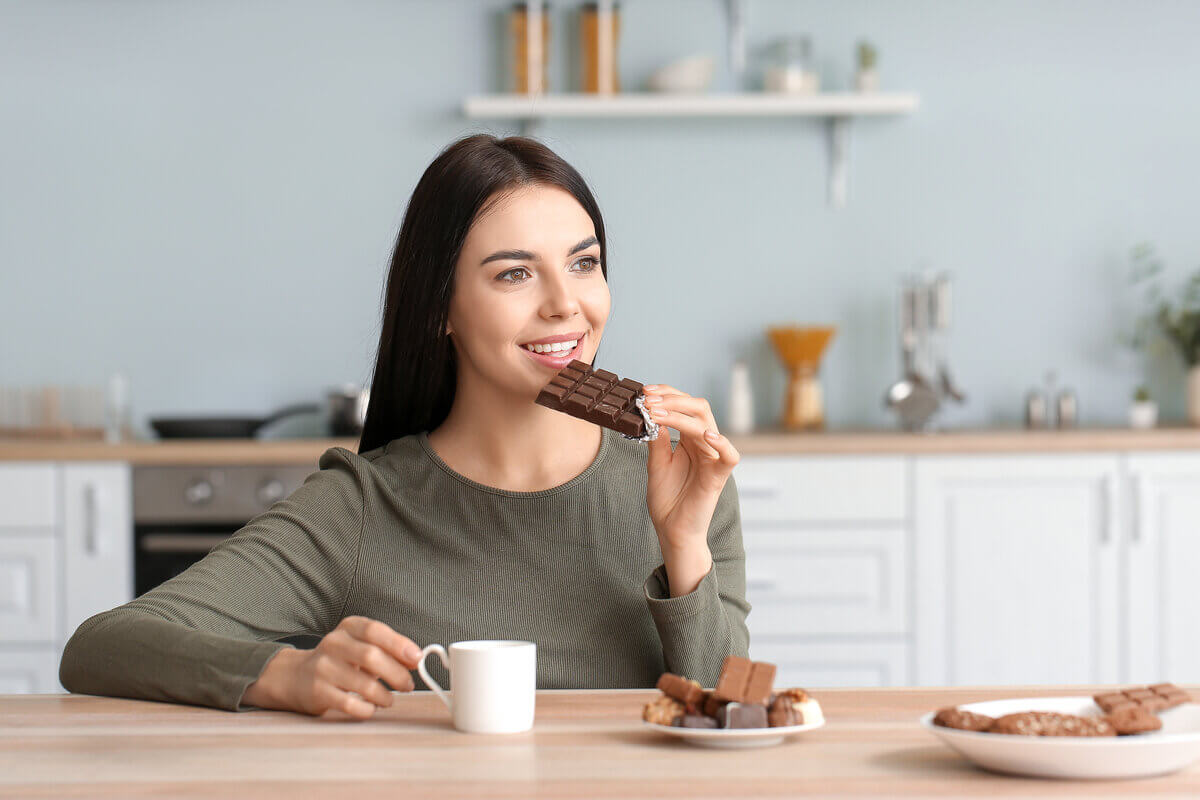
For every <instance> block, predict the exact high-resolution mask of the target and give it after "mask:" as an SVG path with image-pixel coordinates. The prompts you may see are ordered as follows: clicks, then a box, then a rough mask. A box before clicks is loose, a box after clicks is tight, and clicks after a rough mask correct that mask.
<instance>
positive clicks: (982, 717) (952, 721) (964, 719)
mask: <svg viewBox="0 0 1200 800" xmlns="http://www.w3.org/2000/svg"><path fill="white" fill-rule="evenodd" d="M995 721H996V720H994V719H992V718H991V717H989V716H988V715H987V714H976V713H975V712H974V711H962V710H960V709H959V708H958V707H957V706H951V707H950V708H943V709H941V710H940V711H938V712H937V714H936V715H935V716H934V718H933V724H934V725H941V726H942V727H943V728H957V729H958V730H960V731H986V730H987V729H988V728H991V727H992V723H993V722H995Z"/></svg>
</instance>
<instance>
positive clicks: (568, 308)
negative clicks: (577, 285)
mask: <svg viewBox="0 0 1200 800" xmlns="http://www.w3.org/2000/svg"><path fill="white" fill-rule="evenodd" d="M542 286H543V287H545V292H546V296H545V297H544V298H543V300H542V315H543V316H545V317H547V318H553V317H573V316H575V315H576V314H578V313H579V310H580V306H579V298H578V297H576V296H575V292H574V291H573V290H572V289H571V286H570V284H569V283H568V282H567V281H566V280H563V279H562V278H559V279H557V280H548V281H543V282H542Z"/></svg>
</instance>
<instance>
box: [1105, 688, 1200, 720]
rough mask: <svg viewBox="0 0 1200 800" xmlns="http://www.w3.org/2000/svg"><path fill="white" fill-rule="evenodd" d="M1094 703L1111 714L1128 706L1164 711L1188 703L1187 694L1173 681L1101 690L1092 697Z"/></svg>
mask: <svg viewBox="0 0 1200 800" xmlns="http://www.w3.org/2000/svg"><path fill="white" fill-rule="evenodd" d="M1092 699H1093V700H1094V701H1096V705H1098V706H1100V708H1101V709H1103V711H1104V713H1106V714H1112V713H1114V712H1116V711H1120V710H1122V709H1125V708H1129V707H1137V708H1144V709H1147V710H1149V711H1164V710H1166V709H1168V708H1174V707H1175V706H1179V705H1183V704H1184V703H1190V702H1191V701H1192V698H1191V695H1189V694H1188V693H1187V692H1186V691H1184V690H1183V689H1180V688H1179V687H1178V686H1176V685H1175V684H1173V683H1156V684H1154V685H1153V686H1139V687H1135V688H1133V689H1124V690H1120V689H1118V690H1117V691H1113V692H1101V693H1100V694H1097V695H1095V696H1093V697H1092Z"/></svg>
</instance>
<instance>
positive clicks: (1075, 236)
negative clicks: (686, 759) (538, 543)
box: [0, 0, 1200, 437]
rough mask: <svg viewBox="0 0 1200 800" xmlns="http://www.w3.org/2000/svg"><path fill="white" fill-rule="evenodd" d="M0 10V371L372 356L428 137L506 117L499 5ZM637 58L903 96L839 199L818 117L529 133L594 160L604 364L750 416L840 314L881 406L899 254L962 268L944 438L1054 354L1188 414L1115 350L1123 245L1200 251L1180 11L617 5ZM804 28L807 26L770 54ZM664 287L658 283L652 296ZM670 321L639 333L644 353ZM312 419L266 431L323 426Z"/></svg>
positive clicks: (1108, 392)
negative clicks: (784, 73)
mask: <svg viewBox="0 0 1200 800" xmlns="http://www.w3.org/2000/svg"><path fill="white" fill-rule="evenodd" d="M582 5H583V4H582V3H575V2H569V3H568V2H555V3H553V4H551V5H550V6H549V7H548V10H547V11H546V18H547V29H548V32H549V38H548V46H547V48H546V51H547V63H546V67H545V71H546V76H547V77H546V80H547V84H548V85H547V87H546V88H547V90H548V91H549V92H550V93H555V92H562V91H567V92H578V91H580V90H581V88H582V87H581V85H580V69H579V66H578V64H579V59H580V51H581V49H582V48H583V46H584V40H583V37H582V35H581V28H580V27H579V20H578V18H579V16H580V14H581V13H582V12H581V9H580V7H581V6H582ZM2 13H3V16H4V24H3V25H2V26H0V130H3V131H4V134H3V140H4V146H3V147H2V148H0V174H2V175H3V176H4V177H3V180H2V181H0V271H2V283H0V383H2V384H5V385H14V386H34V385H41V384H65V383H78V384H97V385H103V384H105V383H106V382H107V381H108V379H109V376H110V375H111V374H112V373H121V374H122V375H124V376H125V377H126V379H127V381H128V395H129V401H130V406H131V416H132V423H133V425H134V426H135V428H136V429H137V431H138V432H139V435H148V434H149V430H148V428H147V426H146V418H147V417H148V416H149V415H154V414H166V413H172V414H190V413H196V414H201V413H203V414H212V413H217V414H219V413H253V414H260V413H261V414H266V413H269V412H270V411H272V410H274V409H276V408H278V407H282V406H285V405H288V404H291V403H297V402H306V401H320V399H321V396H322V394H323V393H324V391H325V390H326V389H327V388H328V387H330V386H337V385H341V384H344V383H351V384H360V385H365V384H367V382H368V381H369V378H370V371H371V368H372V364H373V354H374V349H375V347H376V345H377V335H378V326H379V317H380V310H381V306H380V299H381V292H382V286H383V280H384V277H385V275H386V269H387V261H388V257H389V252H390V247H391V245H392V243H393V241H394V237H395V235H396V231H397V230H398V227H399V223H400V220H401V217H402V214H403V212H404V207H405V203H406V201H407V198H408V196H409V194H410V192H411V191H412V189H413V187H414V185H415V183H416V180H417V178H418V177H419V175H420V174H421V172H422V170H423V169H424V168H425V166H426V165H427V164H428V163H429V161H430V160H431V159H432V158H433V157H434V156H435V155H436V154H437V153H438V151H439V150H440V149H441V148H443V147H444V146H445V145H447V144H448V143H449V142H451V141H452V140H454V139H455V138H457V137H459V136H462V135H464V134H467V133H471V132H476V131H489V132H493V133H496V134H498V135H505V134H509V133H516V132H518V131H519V130H520V126H519V125H518V121H517V120H513V119H483V118H468V117H467V116H465V114H464V112H463V105H464V101H465V100H466V98H468V97H470V96H476V95H483V94H489V93H495V92H503V91H508V90H511V89H512V88H513V83H512V81H513V78H514V75H513V68H512V60H511V52H512V46H513V42H512V35H511V33H512V32H511V28H510V25H511V22H512V20H511V15H512V6H511V4H509V3H504V2H484V1H483V0H387V1H384V0H380V1H378V2H369V1H367V0H363V1H361V2H350V3H328V2H253V3H245V2H204V3H186V4H162V3H144V2H93V3H78V2H54V1H52V2H45V0H27V1H22V0H7V2H5V3H4V5H3V12H2ZM615 13H616V14H617V15H618V18H619V22H618V24H619V28H618V31H617V36H616V68H617V70H618V71H619V84H620V87H621V89H622V90H623V91H642V90H645V89H646V88H647V81H648V80H649V79H650V78H651V76H652V74H653V73H654V72H655V70H657V69H658V68H660V67H662V66H664V65H666V64H669V63H671V62H674V61H676V60H678V59H681V58H684V57H687V56H692V55H707V56H709V57H711V59H712V61H711V64H712V77H711V82H710V83H709V85H708V87H707V91H708V92H709V93H720V92H730V91H734V90H738V91H755V90H761V89H762V88H763V82H764V80H765V78H766V72H767V70H769V68H770V66H771V65H772V64H779V63H783V64H784V65H785V66H786V65H787V64H788V55H787V54H781V52H780V45H779V42H778V40H780V39H781V38H784V37H790V38H792V39H795V38H797V37H807V43H808V51H807V57H806V58H804V57H802V55H796V54H793V55H796V58H793V59H792V62H793V63H794V62H796V61H800V62H801V63H802V64H805V65H807V66H806V67H805V68H807V69H810V70H811V71H812V72H814V73H815V74H816V76H817V78H818V79H819V91H820V92H845V91H853V90H854V89H855V78H856V73H857V71H858V69H859V64H858V58H859V54H858V52H857V47H858V44H859V43H860V42H861V41H867V42H869V43H870V45H871V46H872V47H873V48H874V49H875V51H876V71H877V81H878V91H879V92H880V93H888V92H904V93H908V94H909V95H912V96H915V97H918V98H919V103H918V104H917V105H916V107H915V109H913V110H911V111H908V112H904V113H898V114H888V115H881V116H878V117H864V118H861V119H860V118H855V119H854V121H853V123H852V124H851V125H850V126H849V131H848V149H847V152H848V159H847V170H848V179H847V185H846V188H847V198H846V204H845V207H843V208H836V207H833V206H831V204H830V203H829V198H828V191H827V181H828V172H829V170H830V159H829V157H828V151H829V148H830V144H831V142H830V132H829V126H828V124H827V120H826V119H824V118H821V117H807V116H787V115H785V116H776V117H755V116H744V115H743V116H738V115H730V116H702V117H672V116H666V117H654V116H650V117H632V118H611V117H607V118H606V117H599V118H585V119H575V118H557V117H550V118H547V119H544V120H540V121H538V122H537V123H536V125H535V127H534V128H533V129H532V130H531V131H530V132H531V134H532V135H536V136H538V137H540V138H541V139H543V140H544V141H545V142H547V143H548V144H549V145H550V146H551V147H552V148H554V149H555V150H556V151H558V152H559V153H560V154H562V155H563V156H564V157H566V158H567V159H568V160H569V161H570V162H571V163H573V164H574V165H575V166H576V167H577V168H578V169H580V171H581V172H582V173H583V174H584V176H585V177H586V178H587V180H588V181H589V182H590V183H591V185H592V187H593V189H594V191H595V193H596V195H597V197H598V200H599V202H600V204H601V208H602V211H603V212H604V214H605V221H606V224H607V226H608V230H609V236H610V243H611V257H610V279H611V283H612V288H613V296H614V312H613V317H612V320H611V322H610V325H609V328H608V332H607V335H606V337H605V341H604V344H603V348H602V350H601V354H602V360H603V365H604V366H607V367H609V368H611V369H613V370H615V371H617V372H618V373H619V374H622V375H631V376H635V377H637V378H638V379H640V380H645V381H654V382H667V383H671V384H673V385H676V386H679V387H681V388H683V389H685V390H686V391H689V392H691V393H693V394H703V395H706V396H708V397H709V398H710V399H711V401H712V402H713V404H714V406H715V407H716V408H717V410H718V418H719V419H720V418H722V417H728V403H729V392H730V370H731V367H732V364H733V362H734V361H736V360H739V359H742V360H744V361H745V362H746V364H747V367H748V373H749V378H750V383H751V386H752V388H753V390H754V391H753V398H754V399H753V406H754V412H755V413H754V418H755V421H756V425H770V424H775V423H777V422H778V418H779V416H780V414H781V404H782V399H783V386H784V382H785V372H784V370H783V368H782V365H781V364H780V362H779V361H778V359H777V358H776V355H775V353H774V352H773V351H772V349H771V347H770V345H769V343H768V341H767V338H766V336H765V335H764V330H765V328H766V326H767V325H769V324H784V323H787V324H795V323H800V324H809V323H811V324H828V325H834V326H836V328H837V333H836V335H835V336H834V338H833V339H832V341H831V343H830V345H829V348H828V351H827V352H826V354H825V358H824V360H823V363H822V367H821V379H822V383H823V387H824V392H825V396H824V399H825V414H826V418H827V421H828V423H829V425H830V426H831V427H840V426H864V427H875V426H894V425H895V423H896V420H895V415H894V414H893V413H891V412H890V411H889V410H888V409H887V408H885V407H884V405H883V403H882V402H881V398H882V396H883V392H884V390H885V389H886V388H887V387H888V386H889V385H890V384H891V383H892V382H893V381H894V380H895V379H896V378H897V377H898V375H899V371H900V369H901V365H900V350H899V343H898V334H897V325H898V311H897V308H898V303H897V293H898V289H899V284H900V279H901V277H902V276H903V275H904V274H907V273H914V272H923V271H932V272H935V273H948V274H949V276H951V278H952V280H953V284H954V289H955V293H954V314H953V321H952V330H951V332H950V334H949V335H948V336H947V337H946V341H945V345H946V349H947V358H948V361H949V362H950V363H951V364H952V365H953V369H954V374H955V378H956V380H957V382H958V383H959V384H961V386H963V387H965V389H966V390H969V402H967V403H965V404H961V405H960V404H949V405H948V406H947V407H946V408H944V409H943V411H942V412H941V413H940V414H939V417H938V422H939V423H940V424H943V425H947V426H984V425H991V424H1008V423H1013V424H1019V423H1020V422H1021V420H1022V419H1023V415H1024V402H1025V396H1026V393H1027V391H1028V390H1029V389H1030V388H1031V387H1033V386H1040V385H1042V384H1043V383H1044V379H1045V375H1046V373H1047V372H1048V371H1054V372H1055V373H1056V376H1057V383H1058V385H1059V386H1060V387H1064V386H1065V387H1070V388H1071V389H1072V390H1073V391H1074V392H1075V393H1076V394H1077V396H1078V401H1079V402H1078V409H1079V417H1080V419H1081V420H1082V421H1083V422H1085V423H1094V424H1123V423H1124V421H1125V417H1126V414H1127V410H1128V407H1129V403H1130V399H1131V396H1132V393H1133V391H1134V389H1135V388H1136V387H1137V386H1138V385H1139V384H1141V383H1143V382H1148V383H1149V389H1150V390H1151V391H1152V393H1153V395H1154V397H1155V399H1156V400H1157V401H1158V402H1159V405H1160V409H1161V411H1160V414H1161V417H1162V418H1163V419H1180V418H1182V417H1183V416H1184V414H1185V404H1186V397H1185V394H1186V392H1185V387H1184V363H1183V361H1182V360H1181V359H1180V358H1178V357H1176V356H1175V354H1174V353H1170V352H1168V353H1167V354H1165V356H1163V357H1156V356H1155V354H1154V353H1153V352H1147V351H1145V350H1130V349H1128V348H1124V347H1122V346H1121V343H1120V337H1121V335H1122V332H1123V331H1126V330H1128V329H1130V328H1131V326H1132V325H1133V322H1134V317H1135V314H1136V312H1137V311H1138V310H1139V308H1140V307H1139V306H1138V304H1137V302H1136V301H1137V299H1138V298H1137V295H1136V294H1135V293H1134V292H1133V290H1132V289H1131V287H1130V284H1129V280H1128V274H1129V268H1130V251H1131V248H1132V247H1134V246H1135V245H1137V244H1138V243H1141V242H1149V243H1151V244H1153V245H1154V247H1155V248H1156V252H1157V253H1158V254H1159V256H1160V257H1161V259H1162V261H1163V262H1164V263H1165V265H1166V270H1167V271H1168V273H1169V274H1171V275H1177V276H1178V277H1179V278H1180V279H1181V280H1182V279H1183V278H1184V277H1186V275H1187V274H1188V273H1189V272H1190V271H1192V270H1195V269H1196V268H1197V267H1198V266H1200V229H1198V228H1197V226H1196V225H1195V222H1194V214H1193V208H1192V206H1193V205H1194V202H1193V194H1194V191H1195V184H1196V178H1197V176H1198V175H1200V154H1198V152H1197V150H1196V147H1195V142H1196V141H1200V107H1198V106H1197V104H1196V103H1195V102H1194V101H1193V100H1192V99H1191V97H1192V95H1193V94H1194V91H1193V90H1194V87H1195V86H1196V85H1197V83H1198V82H1200V61H1197V59H1195V58H1194V57H1193V55H1192V50H1193V44H1194V43H1193V41H1192V39H1193V36H1192V31H1194V30H1196V29H1197V28H1198V27H1200V6H1197V5H1196V4H1195V3H1190V2H1185V1H1183V0H1180V1H1178V2H1171V1H1170V0H1156V1H1155V2H1147V3H1133V2H1120V1H1116V0H1114V1H1110V2H1102V1H1100V0H1089V1H1088V2H1083V0H1076V1H1070V0H1057V1H1052V2H1044V1H1039V2H1033V1H1031V2H1020V1H1019V0H1012V1H1011V2H1005V3H994V2H983V1H982V0H979V1H978V2H976V1H972V0H965V1H963V2H938V1H936V0H911V1H910V2H904V3H895V2H871V1H870V0H844V1H843V2H837V3H830V2H805V1H804V0H752V2H748V3H744V4H741V10H740V17H741V27H742V29H743V33H742V36H743V37H744V42H745V53H746V68H745V71H744V73H742V74H741V75H740V76H738V75H736V74H735V71H734V69H733V65H732V64H731V58H730V52H731V48H730V39H729V34H730V28H731V22H735V23H736V20H731V13H730V9H729V4H727V3H724V2H720V0H629V1H628V2H623V3H620V4H618V6H617V9H616V12H615ZM784 49H786V47H785V48H784ZM668 297H670V298H674V300H675V301H674V302H671V303H669V304H664V303H663V302H662V301H663V299H664V298H668ZM650 343H653V345H654V346H653V347H648V346H647V345H648V344H650ZM322 426H323V421H322V419H321V418H320V416H319V415H312V416H307V417H306V416H303V415H301V416H296V417H293V418H290V419H288V420H283V421H280V422H279V423H278V424H277V425H274V426H272V427H271V428H270V429H269V430H264V432H263V435H264V436H267V437H277V436H304V435H316V434H319V433H321V432H322V431H323V427H322Z"/></svg>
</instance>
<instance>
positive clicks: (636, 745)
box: [0, 686, 1200, 800]
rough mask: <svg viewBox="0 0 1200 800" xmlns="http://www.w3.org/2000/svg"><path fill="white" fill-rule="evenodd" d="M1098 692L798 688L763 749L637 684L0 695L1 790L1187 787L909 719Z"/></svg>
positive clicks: (287, 792)
mask: <svg viewBox="0 0 1200 800" xmlns="http://www.w3.org/2000/svg"><path fill="white" fill-rule="evenodd" d="M1096 688H1098V687H1078V686H1076V687H1070V688H1063V687H1057V688H1045V687H1042V688H1038V689H1031V688H1028V687H1005V688H1002V689H1000V688H986V689H971V688H955V689H866V690H848V689H842V690H835V689H826V690H821V691H819V692H814V696H815V697H817V698H818V699H819V700H820V701H821V705H822V707H823V708H824V710H825V715H826V719H827V722H826V725H825V727H823V728H820V729H818V730H815V731H811V732H809V733H804V734H799V735H797V736H794V737H792V738H790V739H788V740H786V741H785V742H784V744H782V745H779V746H776V747H767V748H761V749H752V750H711V749H707V748H698V747H693V746H691V745H688V744H685V743H683V742H680V741H677V740H675V739H673V738H671V737H669V736H666V735H663V734H661V733H658V732H656V731H653V730H650V729H648V728H645V727H644V726H643V724H642V722H641V708H642V705H643V704H644V703H646V702H647V701H648V700H650V699H651V698H653V697H656V696H657V694H658V693H657V692H655V691H653V690H642V689H637V690H624V689H616V690H583V691H576V690H551V691H540V692H538V698H537V718H536V722H535V723H534V729H533V730H532V731H530V732H528V733H522V734H509V735H490V736H485V735H474V734H464V733H458V732H457V731H455V730H454V729H453V728H451V727H450V723H449V716H448V713H447V711H446V709H445V707H444V706H443V705H442V704H441V702H440V701H439V700H438V699H437V698H436V697H434V696H433V695H432V694H431V693H429V692H416V693H412V694H400V695H397V696H396V702H395V703H394V704H393V706H392V707H391V708H388V709H381V710H379V711H377V712H376V714H375V717H374V718H372V719H371V720H368V721H366V722H358V721H355V720H351V719H350V718H348V717H345V716H343V715H340V714H336V715H335V714H330V715H327V716H326V717H321V718H316V717H306V716H303V715H300V714H292V713H287V712H274V711H262V710H253V711H246V712H240V713H233V712H228V711H218V710H214V709H207V708H198V707H193V706H182V705H173V704H169V703H153V702H143V701H137V700H119V699H112V698H102V697H87V696H81V695H61V694H60V695H33V696H20V695H12V696H0V797H22V798H41V797H89V798H107V797H113V798H117V797H120V798H130V797H163V796H172V797H189V798H191V797H220V798H235V797H237V798H243V797H244V798H288V800H293V798H296V797H301V796H317V795H324V796H337V797H341V798H346V800H349V799H350V798H353V799H354V800H360V799H361V798H385V797H386V798H389V800H391V799H392V798H405V799H406V800H407V799H408V798H420V797H429V798H438V800H449V799H450V798H472V800H474V798H527V797H533V796H539V797H543V796H545V797H564V798H578V797H619V798H632V797H646V798H649V797H656V798H662V797H730V798H731V797H739V798H742V797H784V796H796V795H800V796H814V795H818V796H829V795H837V796H845V797H895V796H900V797H979V796H992V797H996V796H1004V797H1056V798H1057V797H1098V796H1107V795H1111V796H1126V797H1149V796H1154V797H1158V796H1173V795H1174V796H1186V797H1197V796H1200V767H1197V766H1193V767H1189V768H1187V769H1185V770H1183V771H1182V772H1178V773H1175V774H1174V775H1168V776H1164V777H1159V778H1149V779H1144V780H1134V781H1107V782H1075V781H1053V780H1035V779H1029V778H1016V777H1008V776H1003V775H996V774H991V773H987V772H984V771H981V770H978V769H976V768H974V767H973V766H971V765H970V764H969V763H968V762H967V761H965V760H963V759H962V758H961V757H960V756H958V755H957V754H955V753H954V752H952V751H951V750H950V749H949V748H947V747H945V746H944V745H943V744H941V743H940V742H939V741H938V740H937V739H935V738H934V737H933V736H931V735H930V734H929V733H928V732H927V731H925V730H923V729H922V728H921V727H920V726H919V725H918V724H917V719H918V718H919V717H920V715H921V714H923V713H924V712H926V711H930V710H933V709H936V708H939V707H941V706H946V705H952V704H958V703H966V702H972V701H979V700H995V699H1002V698H1006V697H1028V696H1035V695H1043V696H1053V695H1075V694H1091V693H1092V692H1093V691H1094V690H1095V689H1096Z"/></svg>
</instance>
